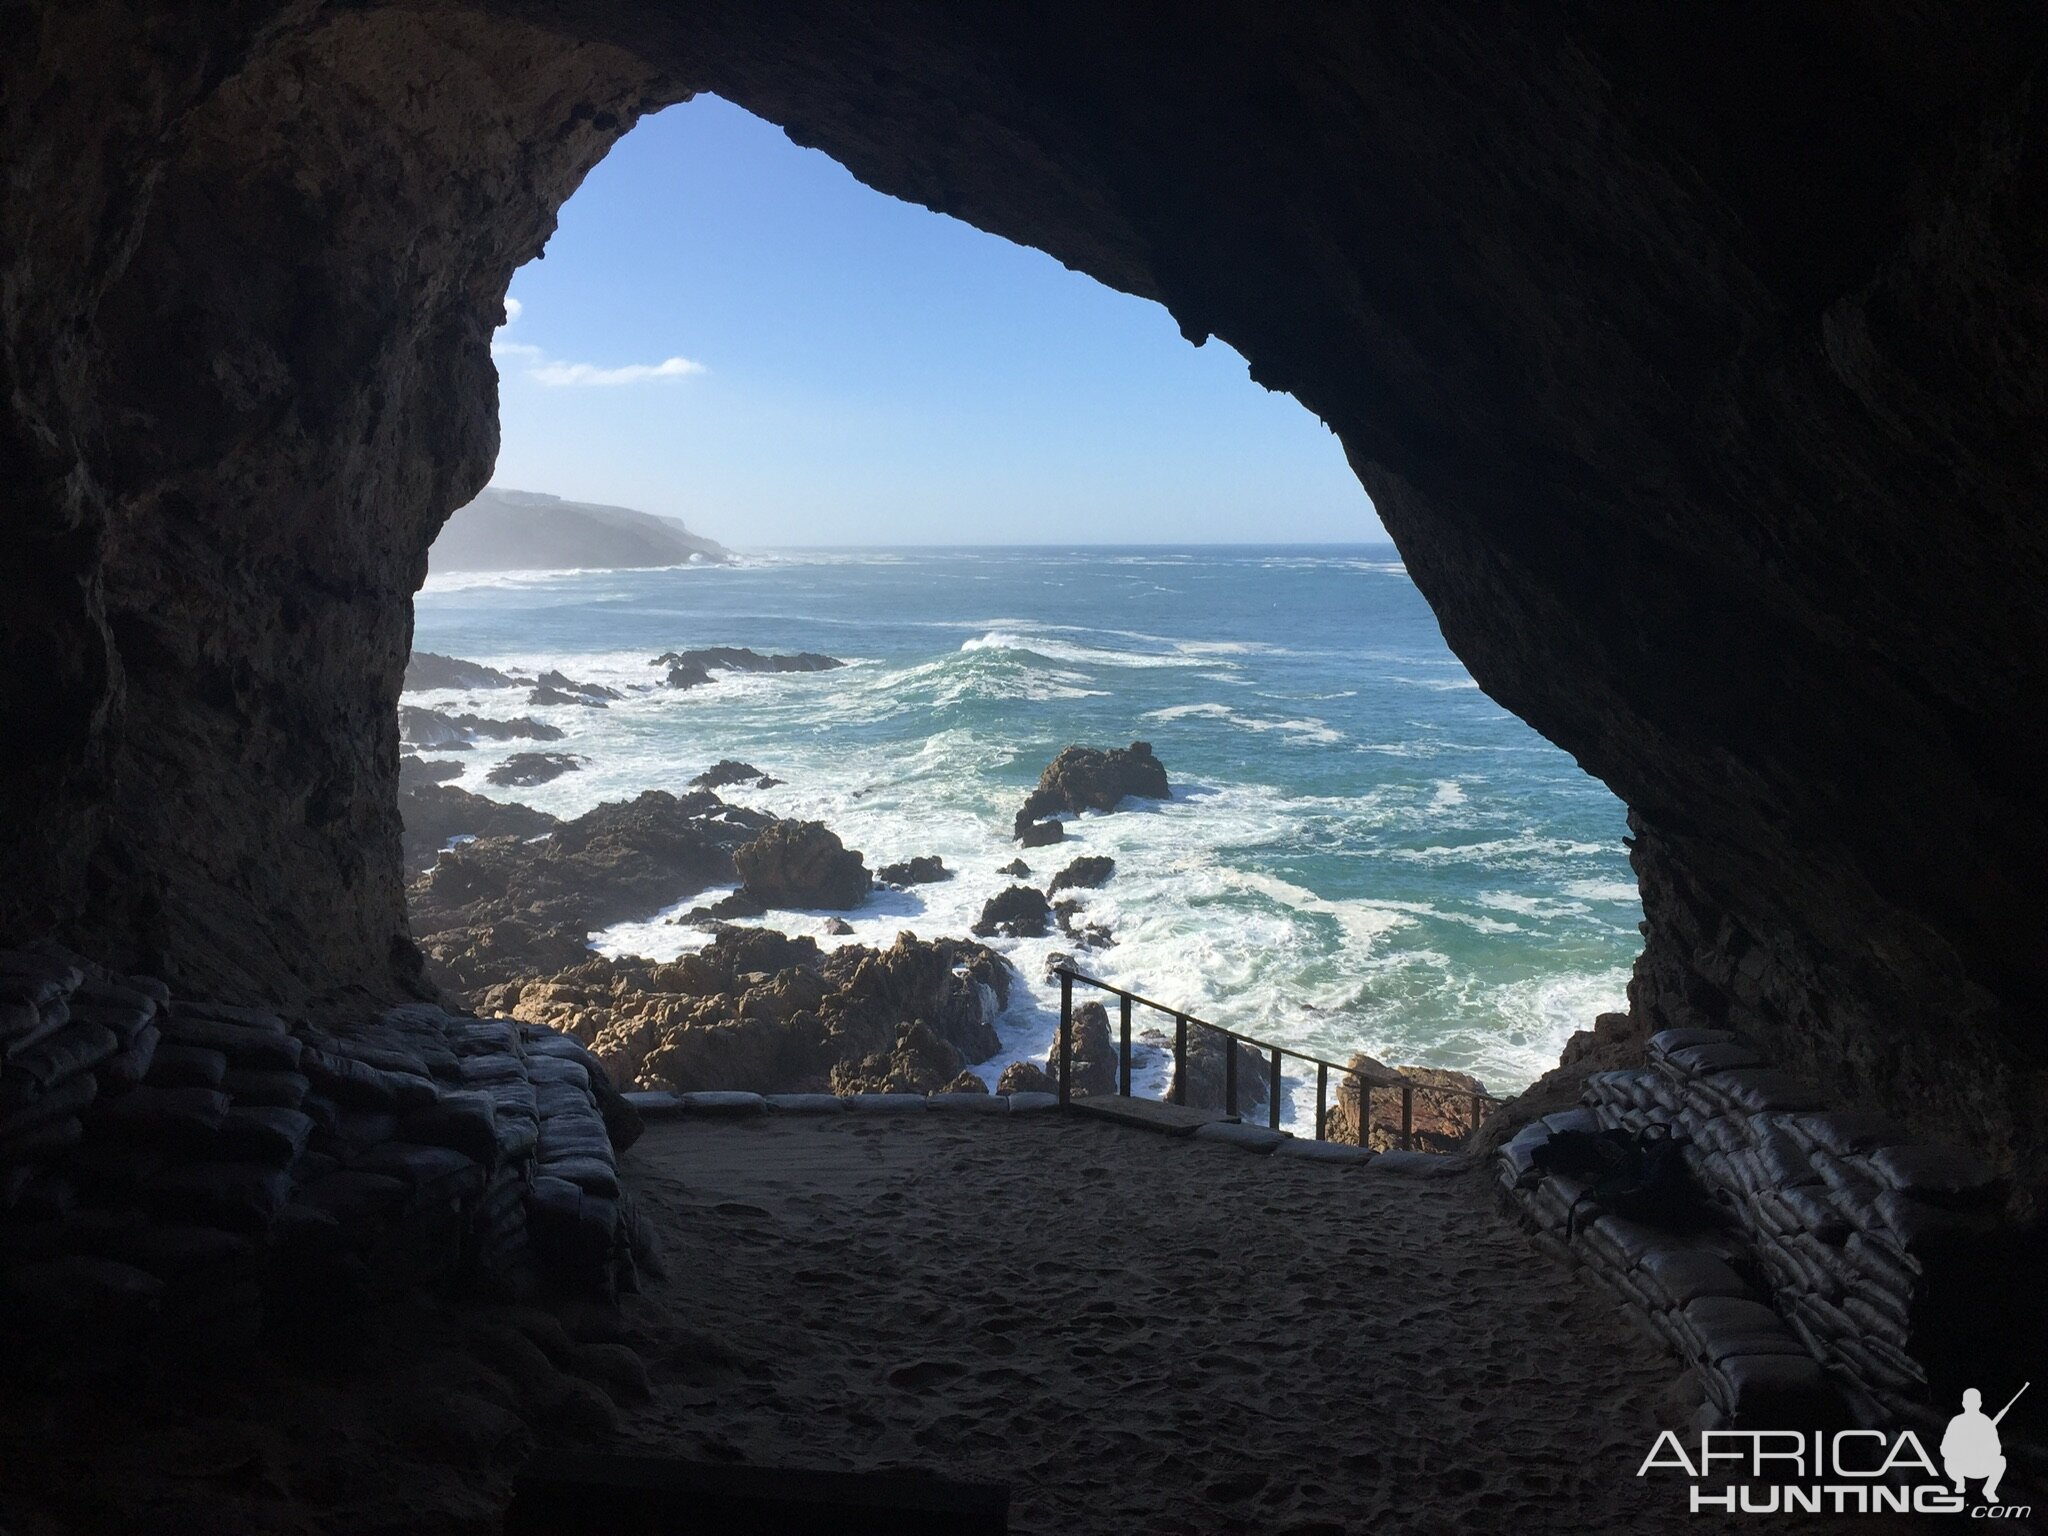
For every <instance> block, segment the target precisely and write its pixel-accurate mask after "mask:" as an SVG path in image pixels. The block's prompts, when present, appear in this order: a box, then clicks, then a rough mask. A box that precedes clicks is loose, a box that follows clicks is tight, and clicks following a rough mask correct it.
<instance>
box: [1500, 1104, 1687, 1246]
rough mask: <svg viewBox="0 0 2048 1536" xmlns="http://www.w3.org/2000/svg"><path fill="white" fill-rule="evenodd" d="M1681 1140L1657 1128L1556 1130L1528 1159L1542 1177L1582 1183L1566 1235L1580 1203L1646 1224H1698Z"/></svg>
mask: <svg viewBox="0 0 2048 1536" xmlns="http://www.w3.org/2000/svg"><path fill="white" fill-rule="evenodd" d="M1684 1148H1685V1139H1684V1138H1683V1137H1679V1136H1673V1135H1671V1134H1670V1132H1669V1131H1667V1130H1666V1129H1665V1128H1664V1127H1663V1126H1661V1125H1647V1126H1644V1127H1643V1128H1642V1129H1641V1130H1639V1131H1629V1130H1623V1129H1621V1128H1620V1127H1615V1128H1612V1129H1609V1130H1605V1131H1560V1132H1558V1133H1557V1134H1556V1135H1554V1136H1552V1137H1551V1138H1550V1140H1549V1141H1548V1142H1547V1143H1546V1144H1545V1145H1543V1146H1541V1147H1539V1148H1537V1149H1536V1151H1535V1153H1534V1155H1533V1157H1532V1159H1531V1161H1533V1162H1534V1163H1535V1164H1536V1165H1537V1166H1538V1167H1539V1168H1541V1169H1542V1170H1543V1171H1544V1172H1545V1173H1554V1174H1563V1175H1565V1176H1566V1177H1567V1178H1574V1179H1580V1180H1583V1181H1584V1182H1585V1185H1586V1190H1585V1193H1583V1194H1581V1195H1580V1196H1579V1198H1578V1199H1577V1200H1574V1201H1573V1202H1572V1207H1571V1210H1570V1211H1568V1212H1567V1213H1566V1216H1565V1236H1566V1238H1567V1239H1569V1238H1570V1237H1571V1236H1572V1234H1573V1231H1574V1230H1575V1228H1576V1225H1577V1221H1578V1211H1579V1207H1580V1206H1581V1205H1584V1204H1586V1203H1588V1202H1591V1203H1592V1204H1593V1205H1595V1206H1597V1207H1598V1208H1599V1209H1600V1210H1601V1211H1603V1212H1606V1213H1607V1214H1609V1215H1612V1216H1620V1217H1622V1218H1624V1219H1625V1220H1628V1221H1639V1222H1642V1223H1644V1224H1645V1225H1648V1226H1656V1227H1686V1226H1693V1225H1695V1224H1697V1222H1698V1220H1699V1217H1700V1214H1701V1207H1702V1204H1703V1202H1702V1200H1701V1198H1700V1193H1699V1189H1698V1187H1697V1186H1696V1185H1695V1184H1694V1183H1693V1181H1692V1175H1691V1173H1690V1172H1688V1171H1687V1169H1686V1166H1685V1155H1684Z"/></svg>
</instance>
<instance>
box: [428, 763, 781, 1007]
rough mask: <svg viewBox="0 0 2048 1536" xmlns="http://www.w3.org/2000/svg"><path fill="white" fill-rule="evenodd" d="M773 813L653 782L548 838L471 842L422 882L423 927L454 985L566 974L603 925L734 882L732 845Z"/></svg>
mask: <svg viewBox="0 0 2048 1536" xmlns="http://www.w3.org/2000/svg"><path fill="white" fill-rule="evenodd" d="M439 793H441V794H443V795H449V794H458V795H459V794H460V793H461V791H459V790H450V789H442V790H440V791H439ZM469 798H472V799H473V798H475V797H469ZM770 820H771V818H769V817H767V816H764V815H762V814H761V813H760V812H758V811H748V810H744V809H742V808H741V807H739V806H730V805H727V804H725V803H724V802H723V801H722V800H720V799H719V798H718V797H717V796H716V795H712V794H706V793H704V792H702V791H696V792H693V793H691V794H688V795H682V796H677V795H671V794H669V793H667V792H666V791H663V790H648V791H647V792H646V793H644V794H642V795H640V796H639V797H638V798H637V799H634V800H630V801H611V802H607V803H606V804H604V805H600V806H598V807H597V808H596V809H594V810H591V811H589V812H586V813H585V814H584V815H582V816H579V817H577V818H576V819H575V820H573V821H567V822H561V823H559V824H554V825H552V827H551V829H550V830H549V831H548V834H547V835H546V836H544V837H539V838H534V839H532V840H528V839H527V838H524V837H490V838H480V839H478V840H477V841H475V842H469V843H464V844H462V845H460V846H459V847H456V848H453V849H450V850H449V851H448V852H447V853H446V854H444V855H443V856H442V857H441V859H440V860H439V862H438V863H436V864H435V866H434V867H433V869H432V870H431V871H429V872H428V873H427V874H426V875H424V876H422V877H421V878H420V879H419V880H416V881H415V882H414V883H413V887H412V926H413V934H414V937H415V939H416V940H417V941H418V943H419V945H420V948H421V949H422V950H424V951H425V952H426V954H427V955H428V956H429V958H430V959H432V960H433V961H434V962H435V963H436V965H437V966H439V967H440V970H441V973H442V975H443V977H444V978H445V979H446V981H447V982H448V983H449V984H451V985H454V986H458V987H477V986H483V985H487V984H488V983H490V982H494V981H504V980H510V979H511V978H512V977H514V976H517V975H521V974H525V975H534V974H543V973H546V972H551V971H560V970H562V969H565V968H566V967H568V966H571V965H574V964H576V963H577V961H578V960H580V959H584V958H587V957H588V951H587V950H586V949H585V948H584V939H585V938H586V936H587V935H588V934H589V933H590V931H591V930H592V929H595V928H602V927H605V926H608V925H609V924H611V923H616V922H623V921H625V920H626V919H628V918H636V917H646V916H647V915H649V914H650V913H653V912H657V911H659V910H660V909H661V908H663V907H665V906H668V905H670V904H672V903H674V902H676V901H678V900H680V899H681V898H683V897H686V896H688V895H690V894H691V893H692V892H694V891H701V890H703V889H705V888H706V887H707V886H713V885H720V884H723V883H725V882H727V881H729V880H731V879H732V878H733V877H734V875H735V874H736V873H737V871H736V869H735V866H734V863H733V851H734V850H735V849H736V848H737V847H739V846H740V845H741V844H743V843H745V842H747V841H749V840H751V839H752V838H754V837H756V836H758V835H759V834H760V832H761V831H762V829H763V828H765V827H766V826H768V825H769V823H770Z"/></svg>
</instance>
